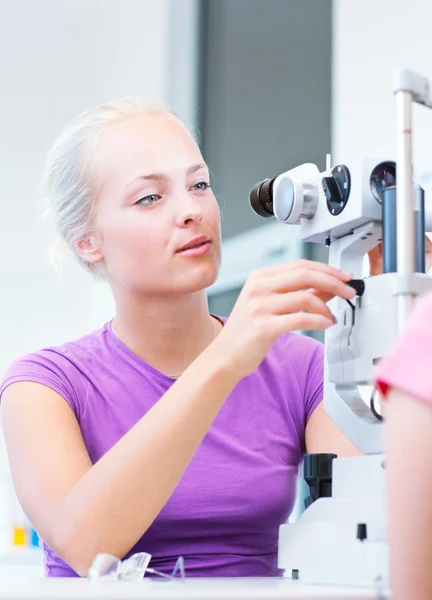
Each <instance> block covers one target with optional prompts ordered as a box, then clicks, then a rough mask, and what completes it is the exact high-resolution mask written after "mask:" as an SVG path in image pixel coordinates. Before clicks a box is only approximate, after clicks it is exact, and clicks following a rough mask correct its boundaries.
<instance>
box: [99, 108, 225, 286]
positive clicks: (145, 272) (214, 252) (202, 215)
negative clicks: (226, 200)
mask: <svg viewBox="0 0 432 600" xmlns="http://www.w3.org/2000/svg"><path fill="white" fill-rule="evenodd" d="M98 159H99V164H100V166H101V167H102V171H103V176H102V185H101V189H100V193H99V195H98V199H97V206H96V233H95V239H96V245H97V252H96V253H95V255H94V256H95V257H96V260H97V261H98V260H104V262H105V269H106V273H107V277H108V279H109V281H110V282H111V284H112V285H114V286H118V285H120V286H122V287H126V288H128V289H129V290H133V291H136V292H139V293H145V294H147V295H152V296H161V295H167V294H168V295H170V294H173V293H175V294H185V293H191V292H195V291H197V290H201V289H203V288H206V287H208V286H209V285H211V284H212V283H213V282H214V281H215V279H216V277H217V274H218V271H219V267H220V260H221V241H220V215H219V208H218V205H217V202H216V199H215V197H214V195H213V192H212V191H211V189H210V188H209V171H208V168H207V165H206V164H205V163H204V160H203V157H202V155H201V152H200V150H199V148H198V146H197V145H196V143H195V141H194V140H193V139H192V137H191V136H190V134H189V133H188V131H187V130H186V128H185V127H184V125H183V124H182V123H181V121H180V120H179V119H177V118H176V117H175V116H173V115H169V114H162V115H159V116H156V117H154V116H150V117H149V116H139V117H134V118H130V119H128V120H125V121H123V122H119V123H115V124H112V125H110V126H109V127H108V128H107V130H106V131H105V132H104V134H103V136H102V139H101V144H100V154H99V155H98ZM202 242H204V244H203V245H199V244H201V243H202ZM186 246H187V247H190V249H189V250H181V249H182V248H185V247H186ZM191 246H193V247H191Z"/></svg>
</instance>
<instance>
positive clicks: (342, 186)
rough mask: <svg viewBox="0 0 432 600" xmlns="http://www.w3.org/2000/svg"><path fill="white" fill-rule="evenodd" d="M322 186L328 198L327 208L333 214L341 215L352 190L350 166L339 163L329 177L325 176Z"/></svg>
mask: <svg viewBox="0 0 432 600" xmlns="http://www.w3.org/2000/svg"><path fill="white" fill-rule="evenodd" d="M322 186H323V190H324V194H325V197H326V200H327V208H328V210H329V212H330V213H331V214H332V215H333V216H336V215H339V214H340V213H341V212H342V211H343V209H344V208H345V206H346V204H347V202H348V198H349V195H350V191H351V175H350V172H349V169H348V167H346V166H345V165H337V167H334V169H332V170H331V172H330V175H329V176H328V177H323V180H322Z"/></svg>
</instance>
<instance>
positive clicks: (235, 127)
mask: <svg viewBox="0 0 432 600" xmlns="http://www.w3.org/2000/svg"><path fill="white" fill-rule="evenodd" d="M200 10H201V15H200V23H201V31H200V37H201V39H200V52H199V55H200V57H201V64H200V68H199V79H200V81H199V90H200V103H199V105H200V110H199V114H198V128H199V132H200V139H201V142H200V143H201V148H202V150H203V154H204V157H205V159H206V161H207V163H208V164H209V167H210V170H211V172H212V176H213V177H212V183H213V188H214V191H215V194H216V196H217V198H218V200H219V203H220V205H221V209H222V214H223V225H222V233H223V237H224V238H226V237H231V236H233V235H235V234H238V233H240V232H243V231H245V230H247V229H250V228H254V227H259V226H261V225H264V224H265V223H267V222H268V220H267V219H263V218H260V217H258V216H256V215H255V214H254V213H253V212H252V210H251V209H250V207H249V203H248V199H249V191H250V189H251V188H252V186H253V185H254V184H255V183H256V182H258V181H260V180H262V179H265V178H266V177H273V176H275V175H278V174H279V173H281V172H283V171H286V170H288V169H290V168H293V167H295V166H297V165H299V164H301V163H303V162H314V163H316V164H317V165H318V167H319V168H320V169H324V167H325V155H326V153H327V152H330V148H331V102H332V98H331V89H332V81H331V76H332V69H331V66H332V2H331V0H201V4H200ZM304 255H305V256H306V257H308V258H313V259H315V260H325V261H326V260H327V251H326V249H325V248H323V247H322V246H316V245H315V244H305V247H304ZM236 297H237V292H236V291H233V292H227V293H224V294H221V295H220V296H218V297H215V298H211V300H210V308H211V310H213V311H214V312H217V313H218V314H222V315H225V316H227V315H228V314H229V312H230V311H231V308H232V306H233V304H234V302H235V300H236Z"/></svg>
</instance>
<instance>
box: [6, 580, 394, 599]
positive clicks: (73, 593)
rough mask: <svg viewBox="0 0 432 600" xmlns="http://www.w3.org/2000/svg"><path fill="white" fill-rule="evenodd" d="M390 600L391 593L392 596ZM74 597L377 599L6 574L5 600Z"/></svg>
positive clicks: (336, 591)
mask: <svg viewBox="0 0 432 600" xmlns="http://www.w3.org/2000/svg"><path fill="white" fill-rule="evenodd" d="M387 597H388V598H390V596H389V595H388V596H387ZM28 598H31V599H32V600H60V599H63V598H64V599H65V600H75V599H80V600H83V599H87V598H90V599H92V600H94V599H101V600H102V599H108V600H109V599H114V598H118V599H121V600H124V599H129V598H131V599H132V598H137V599H138V598H139V599H140V600H146V599H148V600H177V599H179V600H180V599H181V600H186V599H192V600H219V599H224V600H267V599H273V598H290V599H292V600H297V599H298V600H317V599H321V600H322V599H325V600H372V599H374V600H377V598H378V596H377V595H376V593H375V592H374V591H373V590H365V589H358V588H340V587H327V586H312V585H305V584H302V583H300V582H299V581H292V580H290V579H270V578H245V579H243V578H225V579H223V578H218V579H210V578H209V579H206V578H197V579H188V580H186V581H185V582H181V581H178V582H173V581H168V582H165V581H162V580H161V581H152V580H150V579H147V580H146V579H144V580H142V581H140V582H127V581H99V582H89V581H87V580H86V579H73V578H71V579H69V578H64V579H61V578H53V579H44V578H27V579H21V578H18V577H9V578H7V577H1V578H0V599H1V600H24V599H25V600H27V599H28Z"/></svg>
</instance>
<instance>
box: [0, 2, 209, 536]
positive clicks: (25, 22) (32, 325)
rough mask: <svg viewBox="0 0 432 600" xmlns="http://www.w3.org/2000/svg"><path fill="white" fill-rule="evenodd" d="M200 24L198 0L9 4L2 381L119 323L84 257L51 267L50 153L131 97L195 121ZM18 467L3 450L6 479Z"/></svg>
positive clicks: (1, 222)
mask: <svg viewBox="0 0 432 600" xmlns="http://www.w3.org/2000/svg"><path fill="white" fill-rule="evenodd" d="M179 4H181V5H182V10H179V9H180V7H179ZM196 19H197V2H196V0H182V2H179V1H178V0H0V73H1V88H2V91H1V94H0V279H1V295H0V337H1V344H0V377H2V376H3V374H4V372H5V370H6V368H7V367H8V365H9V364H10V363H11V361H12V360H13V359H15V358H16V357H18V356H20V355H22V354H24V353H26V352H29V351H32V350H37V349H39V348H41V347H44V346H48V345H52V344H58V343H61V342H63V341H67V340H69V339H74V338H76V337H79V336H81V335H84V334H85V333H87V332H89V331H91V330H92V329H95V328H97V327H99V326H101V325H102V324H103V323H104V322H105V321H106V320H108V319H109V318H110V317H111V316H112V314H113V303H112V299H111V296H110V294H109V291H108V289H107V288H106V287H105V286H104V285H102V284H99V283H95V282H93V280H92V278H91V276H90V275H88V274H86V273H85V272H84V270H82V269H81V267H79V266H78V264H76V263H75V262H74V260H73V259H70V260H68V261H67V263H66V265H65V267H64V269H63V271H62V281H59V279H58V278H57V276H56V275H55V273H54V271H53V269H52V267H51V265H50V264H49V262H48V259H47V254H48V247H49V245H50V242H51V239H52V236H53V230H52V226H51V225H50V224H43V223H42V222H41V221H40V215H41V212H42V208H43V206H42V191H41V189H40V186H39V183H40V179H41V174H42V169H43V164H44V159H45V155H46V151H47V150H48V148H49V146H50V145H51V144H52V142H53V141H54V139H55V137H56V136H57V134H58V133H59V132H60V130H61V129H62V128H63V126H64V125H65V124H66V123H67V122H68V121H69V120H70V119H71V118H72V117H74V116H75V115H76V114H77V113H79V112H80V111H82V110H84V109H86V108H88V107H90V106H92V105H95V104H98V103H100V102H104V101H107V100H111V99H114V98H117V97H122V96H130V95H132V96H143V97H147V98H148V99H151V100H155V101H159V102H164V103H167V104H169V105H170V106H171V107H172V108H173V109H174V110H176V111H177V112H178V113H179V114H180V116H182V117H184V118H185V119H186V120H187V121H188V122H189V123H191V124H192V125H193V124H194V115H195V110H196V101H197V99H196V86H195V85H194V81H195V78H196V48H197V46H196V38H197V36H196V31H197V24H196ZM0 442H1V440H0ZM0 446H1V443H0ZM6 463H7V461H6V457H5V452H4V449H2V448H1V447H0V482H1V476H2V474H4V473H5V470H6ZM0 495H1V494H0ZM1 511H2V505H1V498H0V512H1ZM0 542H1V540H0ZM0 546H1V543H0Z"/></svg>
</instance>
